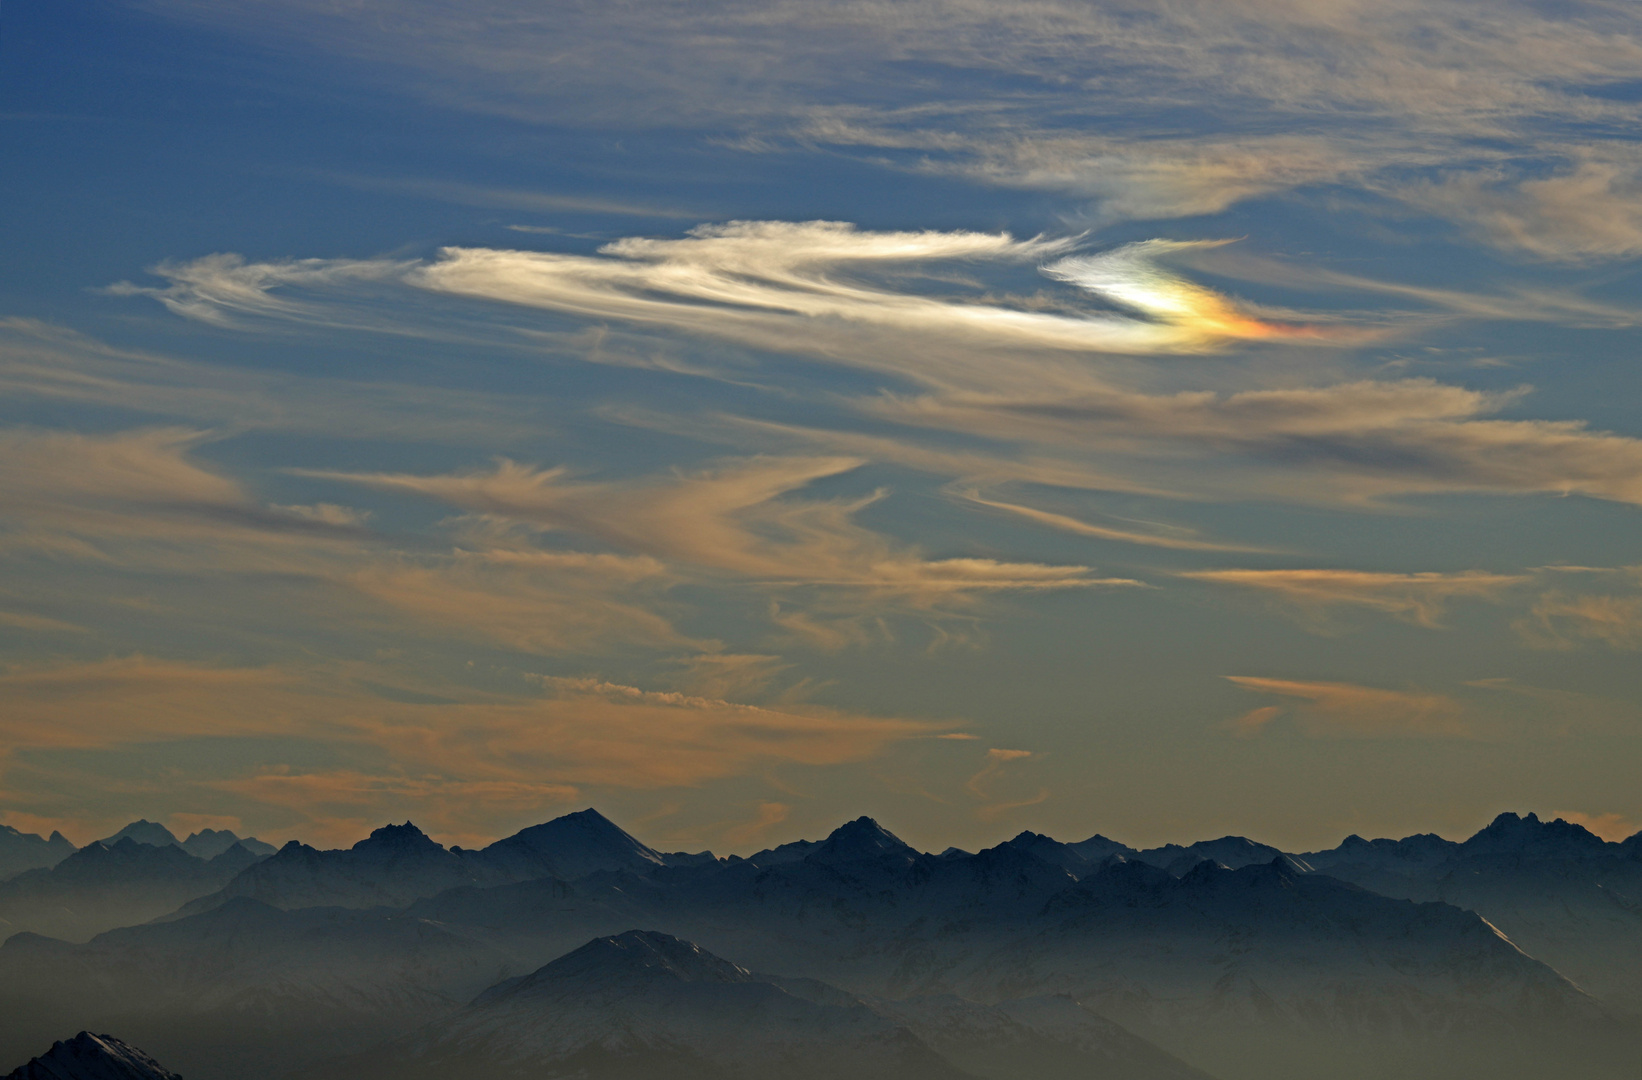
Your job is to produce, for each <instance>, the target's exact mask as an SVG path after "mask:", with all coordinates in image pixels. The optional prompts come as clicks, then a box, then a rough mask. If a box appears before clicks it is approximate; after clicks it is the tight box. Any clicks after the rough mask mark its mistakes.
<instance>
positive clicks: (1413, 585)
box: [1176, 570, 1530, 629]
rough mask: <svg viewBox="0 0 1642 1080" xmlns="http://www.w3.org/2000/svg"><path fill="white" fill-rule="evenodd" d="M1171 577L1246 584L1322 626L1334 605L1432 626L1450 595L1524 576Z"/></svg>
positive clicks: (1483, 594) (1500, 586)
mask: <svg viewBox="0 0 1642 1080" xmlns="http://www.w3.org/2000/svg"><path fill="white" fill-rule="evenodd" d="M1176 576H1177V577H1183V578H1189V579H1191V580H1193V581H1205V582H1208V583H1210V584H1213V585H1230V586H1233V587H1236V588H1243V589H1252V590H1257V591H1258V592H1260V593H1262V594H1264V595H1266V596H1268V597H1270V598H1271V599H1272V600H1274V601H1277V602H1279V603H1281V604H1282V605H1284V606H1285V607H1287V608H1288V609H1289V610H1291V611H1292V612H1294V613H1295V614H1297V615H1298V616H1299V617H1300V618H1301V619H1302V621H1304V622H1306V623H1308V624H1309V625H1311V626H1312V627H1313V628H1317V629H1327V628H1328V624H1327V622H1326V616H1327V614H1328V612H1329V610H1330V609H1332V608H1336V607H1355V608H1362V609H1365V610H1368V611H1375V612H1379V613H1380V614H1383V615H1390V616H1391V617H1393V618H1396V619H1401V620H1402V621H1404V622H1410V623H1414V624H1415V625H1418V626H1425V627H1431V628H1435V627H1438V626H1440V625H1441V618H1442V615H1443V613H1444V612H1445V611H1446V609H1447V606H1448V604H1449V603H1450V602H1451V601H1453V600H1456V599H1472V600H1489V601H1497V600H1498V599H1499V597H1500V595H1501V594H1502V593H1504V592H1506V591H1507V590H1509V589H1511V588H1514V587H1516V586H1518V585H1521V584H1523V583H1525V582H1527V581H1529V580H1530V578H1529V576H1528V575H1525V574H1493V573H1488V572H1486V571H1482V570H1465V571H1462V572H1460V573H1452V574H1445V573H1434V572H1421V573H1413V574H1393V573H1378V572H1374V571H1367V570H1193V571H1184V572H1181V573H1178V574H1177V575H1176Z"/></svg>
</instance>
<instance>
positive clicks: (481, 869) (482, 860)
mask: <svg viewBox="0 0 1642 1080" xmlns="http://www.w3.org/2000/svg"><path fill="white" fill-rule="evenodd" d="M674 862H675V863H677V864H681V865H706V864H715V863H716V862H717V860H716V859H713V858H711V856H708V857H707V858H706V859H705V860H703V859H701V858H698V857H695V856H680V857H676V858H675V859H674ZM667 865H669V863H668V859H667V858H666V857H664V856H662V855H661V853H659V852H657V851H655V850H653V849H651V848H649V847H646V846H645V845H644V844H641V843H639V841H637V840H635V839H634V838H633V837H632V836H630V835H629V834H628V833H626V832H624V831H623V830H622V829H621V828H619V827H618V826H616V825H615V824H614V823H612V822H611V821H610V820H609V819H608V818H606V817H604V816H603V815H602V814H600V813H598V812H597V811H595V810H583V811H580V812H578V813H574V814H566V815H564V816H563V817H559V818H555V819H554V820H552V821H549V822H547V823H545V824H542V825H534V826H531V827H530V828H528V829H524V830H521V831H520V832H517V833H515V834H513V835H512V836H509V837H507V838H506V839H503V840H498V841H496V842H495V843H494V844H491V845H490V846H489V847H487V848H484V849H481V850H468V849H463V848H450V849H446V848H445V847H443V846H441V845H440V844H438V843H436V842H435V841H433V840H432V839H430V838H429V837H428V836H427V835H426V834H425V833H423V832H422V830H420V829H418V828H417V827H416V826H415V825H413V824H411V823H410V822H408V821H407V822H405V823H404V824H403V825H386V826H384V827H382V828H380V829H377V830H376V831H375V832H372V833H371V835H370V836H368V837H367V838H365V839H364V840H361V841H359V843H357V844H355V845H354V846H353V847H351V848H347V849H345V850H339V851H320V850H317V849H315V848H311V847H309V846H308V845H306V844H301V843H298V842H296V841H295V840H293V841H291V842H290V843H288V844H286V845H285V846H284V847H282V848H280V849H279V851H278V852H277V853H275V854H274V855H273V856H272V857H270V858H268V859H267V860H265V861H263V862H259V863H257V864H256V865H255V866H253V867H251V868H249V869H248V870H247V871H246V872H245V873H243V874H242V875H240V876H239V877H237V878H235V879H234V880H232V881H230V882H228V883H227V884H226V885H225V886H224V887H223V888H222V890H221V891H220V892H218V893H216V894H214V895H211V896H206V897H201V898H200V899H199V900H196V901H195V902H193V903H191V904H189V905H188V906H187V907H185V908H183V909H181V910H180V911H178V912H177V914H178V915H179V916H182V915H191V914H196V913H198V912H200V911H205V910H208V909H210V908H211V907H214V906H216V905H219V904H222V903H224V902H226V901H227V900H230V899H232V898H234V897H237V896H248V897H252V898H254V899H256V900H260V901H261V902H263V903H265V904H270V905H272V906H274V907H278V908H286V909H296V908H304V907H318V906H336V907H348V908H367V907H394V908H398V907H404V906H405V905H407V904H410V903H412V902H413V901H416V900H419V899H422V898H424V897H429V896H436V895H438V894H439V893H441V892H445V891H446V890H449V889H455V888H461V887H464V886H490V885H500V884H506V883H509V882H515V881H528V880H536V879H545V878H552V877H556V878H560V879H566V880H568V879H574V878H579V877H585V876H587V875H588V874H592V873H597V872H600V871H612V870H625V871H630V872H634V873H648V872H652V871H657V870H661V869H663V868H664V867H666V866H667Z"/></svg>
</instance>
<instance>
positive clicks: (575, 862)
mask: <svg viewBox="0 0 1642 1080" xmlns="http://www.w3.org/2000/svg"><path fill="white" fill-rule="evenodd" d="M460 854H461V855H463V856H464V857H466V858H467V859H468V860H469V861H470V862H472V863H475V864H478V865H481V866H484V867H486V868H487V869H488V870H489V872H490V873H492V874H494V875H497V876H502V877H505V878H506V879H507V880H510V881H528V880H531V879H533V878H545V877H556V878H560V879H561V880H564V881H574V880H575V879H576V878H580V877H586V876H587V875H588V874H594V873H598V872H599V871H601V870H629V871H633V872H635V873H646V872H649V871H651V870H655V869H657V868H659V867H662V866H666V865H668V864H669V857H667V856H664V855H662V854H661V852H659V851H656V850H655V849H653V848H650V847H648V846H646V845H644V844H642V843H640V842H639V841H638V840H636V839H634V838H633V837H632V836H631V835H630V834H628V833H627V832H625V831H623V830H622V829H621V828H620V827H618V826H617V825H616V824H615V823H614V822H612V821H611V820H610V819H609V818H607V817H605V816H604V815H603V814H601V813H599V812H598V811H597V810H593V809H587V810H580V811H577V812H576V813H574V814H566V815H564V816H563V817H558V818H554V819H553V820H552V821H549V822H547V823H546V824H543V825H533V826H531V827H530V828H528V829H522V830H520V831H519V832H516V833H514V834H513V835H512V836H509V837H507V838H506V839H504V840H498V841H496V842H495V843H494V844H491V845H490V846H489V847H487V848H484V849H483V850H480V851H462V852H460ZM706 859H707V860H711V859H712V856H711V855H710V854H708V855H707V856H706ZM701 861H703V860H702V858H701V857H700V856H690V855H683V854H680V855H677V856H673V857H672V862H673V863H674V864H678V865H683V864H692V863H699V862H701Z"/></svg>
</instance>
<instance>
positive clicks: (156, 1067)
mask: <svg viewBox="0 0 1642 1080" xmlns="http://www.w3.org/2000/svg"><path fill="white" fill-rule="evenodd" d="M6 1080H182V1077H180V1076H178V1075H177V1074H176V1073H174V1072H172V1071H171V1070H170V1069H167V1068H165V1067H164V1066H163V1065H161V1064H160V1063H159V1062H157V1061H155V1060H154V1059H153V1058H151V1057H149V1056H148V1055H147V1054H145V1053H143V1052H142V1051H141V1050H138V1049H137V1048H136V1047H135V1046H132V1045H131V1044H129V1043H126V1042H122V1041H120V1040H119V1039H116V1038H115V1037H114V1036H112V1035H93V1034H92V1033H91V1032H89V1031H82V1032H80V1034H78V1035H76V1036H74V1038H72V1039H66V1040H64V1041H62V1042H57V1043H53V1044H52V1047H51V1049H50V1050H49V1051H47V1052H46V1053H44V1054H42V1055H40V1056H39V1057H37V1058H34V1059H33V1060H32V1061H30V1062H29V1063H28V1064H27V1065H24V1066H22V1067H21V1068H19V1069H16V1070H15V1071H13V1072H12V1073H11V1074H10V1075H9V1076H7V1077H6Z"/></svg>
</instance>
